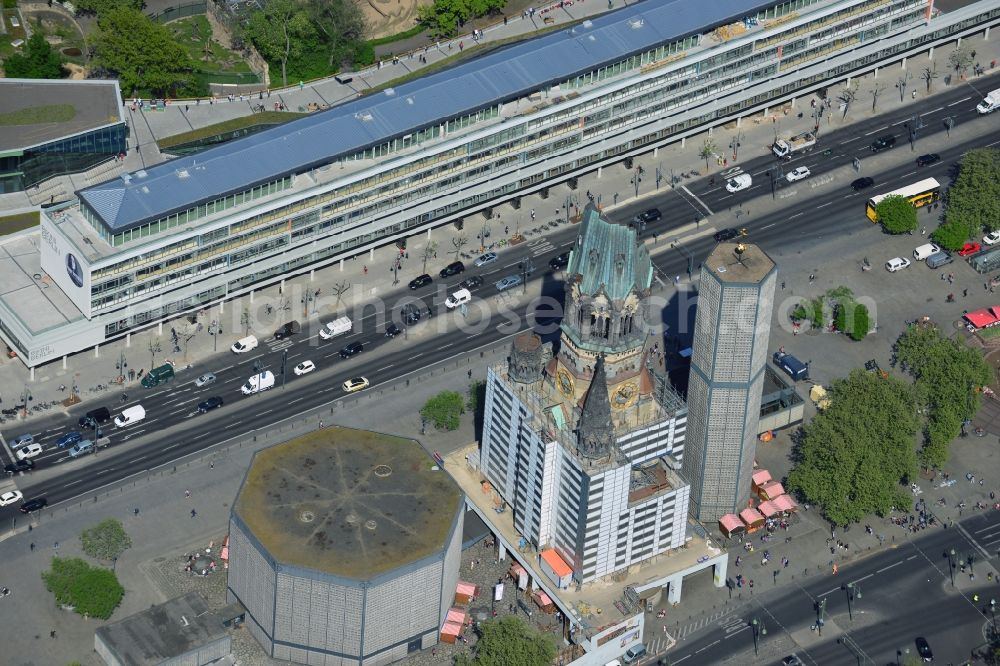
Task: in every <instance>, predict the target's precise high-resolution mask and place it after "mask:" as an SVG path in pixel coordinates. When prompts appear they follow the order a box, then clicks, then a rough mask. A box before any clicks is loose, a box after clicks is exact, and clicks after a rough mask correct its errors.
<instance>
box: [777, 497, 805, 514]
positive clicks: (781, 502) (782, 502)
mask: <svg viewBox="0 0 1000 666" xmlns="http://www.w3.org/2000/svg"><path fill="white" fill-rule="evenodd" d="M774 506H776V507H778V510H779V511H795V509H796V508H798V506H799V505H798V504H796V503H795V500H793V499H792V498H791V497H789V496H788V495H779V496H778V497H776V498H775V499H774Z"/></svg>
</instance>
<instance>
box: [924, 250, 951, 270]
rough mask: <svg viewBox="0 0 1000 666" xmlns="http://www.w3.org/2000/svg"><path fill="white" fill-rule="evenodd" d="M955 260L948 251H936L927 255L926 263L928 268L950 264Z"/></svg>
mask: <svg viewBox="0 0 1000 666" xmlns="http://www.w3.org/2000/svg"><path fill="white" fill-rule="evenodd" d="M953 261H955V259H954V258H953V257H952V256H951V255H950V254H948V253H947V252H935V253H934V254H932V255H931V256H929V257H927V261H926V262H924V263H926V264H927V268H941V267H942V266H945V265H947V264H950V263H951V262H953Z"/></svg>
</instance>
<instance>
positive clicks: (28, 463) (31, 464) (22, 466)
mask: <svg viewBox="0 0 1000 666" xmlns="http://www.w3.org/2000/svg"><path fill="white" fill-rule="evenodd" d="M33 469H35V461H34V460H32V459H31V458H25V459H24V460H18V461H15V462H12V463H11V464H9V465H6V466H4V468H3V471H5V472H7V474H8V475H9V476H14V475H15V474H17V473H18V472H30V471H31V470H33Z"/></svg>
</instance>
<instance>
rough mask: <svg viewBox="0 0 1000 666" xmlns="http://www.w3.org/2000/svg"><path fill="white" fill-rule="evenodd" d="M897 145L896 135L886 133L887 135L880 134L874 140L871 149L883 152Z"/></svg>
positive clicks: (875, 151)
mask: <svg viewBox="0 0 1000 666" xmlns="http://www.w3.org/2000/svg"><path fill="white" fill-rule="evenodd" d="M895 145H896V137H894V136H893V135H891V134H886V135H885V136H880V137H879V138H877V139H875V140H874V141H873V142H872V145H871V150H872V152H873V153H881V152H882V151H883V150H889V149H890V148H892V147H893V146H895Z"/></svg>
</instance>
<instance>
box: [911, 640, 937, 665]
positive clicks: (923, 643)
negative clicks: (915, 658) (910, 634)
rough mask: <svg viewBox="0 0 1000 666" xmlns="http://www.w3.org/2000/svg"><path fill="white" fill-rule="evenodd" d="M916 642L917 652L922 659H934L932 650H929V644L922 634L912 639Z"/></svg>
mask: <svg viewBox="0 0 1000 666" xmlns="http://www.w3.org/2000/svg"><path fill="white" fill-rule="evenodd" d="M914 642H915V643H916V644H917V654H919V655H920V658H921V659H923V660H924V661H934V652H933V651H931V646H930V645H929V644H928V643H927V639H926V638H924V637H923V636H917V640H915V641H914Z"/></svg>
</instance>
